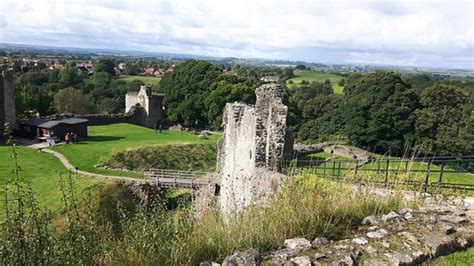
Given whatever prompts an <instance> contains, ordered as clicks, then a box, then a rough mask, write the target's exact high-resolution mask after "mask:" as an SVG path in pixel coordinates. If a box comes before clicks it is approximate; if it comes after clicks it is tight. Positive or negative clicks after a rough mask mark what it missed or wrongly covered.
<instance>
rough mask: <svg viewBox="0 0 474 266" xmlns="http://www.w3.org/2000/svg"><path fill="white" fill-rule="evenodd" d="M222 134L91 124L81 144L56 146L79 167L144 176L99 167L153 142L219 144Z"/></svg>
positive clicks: (104, 172) (113, 173)
mask: <svg viewBox="0 0 474 266" xmlns="http://www.w3.org/2000/svg"><path fill="white" fill-rule="evenodd" d="M218 138H219V136H217V135H212V136H210V137H209V138H208V139H200V138H199V137H198V135H195V134H192V133H189V132H181V131H169V130H165V131H163V133H161V134H160V133H157V132H155V131H154V130H152V129H149V128H145V127H140V126H136V125H132V124H112V125H105V126H89V137H88V138H87V139H86V140H84V141H80V142H79V143H78V144H70V145H60V146H56V147H54V148H53V149H54V150H56V151H58V152H60V153H62V154H64V156H66V158H68V160H69V161H70V162H71V163H72V164H73V165H74V166H76V167H79V169H81V170H84V171H88V172H94V173H100V174H109V175H121V176H125V175H126V176H133V177H140V176H142V175H141V174H137V173H129V172H127V173H125V172H116V171H111V170H104V169H97V168H96V167H94V166H95V165H98V164H99V163H100V161H101V160H105V159H107V158H108V157H109V156H111V155H112V154H113V153H115V152H118V151H122V150H126V149H130V148H139V147H144V146H150V145H167V144H185V143H216V142H217V140H218Z"/></svg>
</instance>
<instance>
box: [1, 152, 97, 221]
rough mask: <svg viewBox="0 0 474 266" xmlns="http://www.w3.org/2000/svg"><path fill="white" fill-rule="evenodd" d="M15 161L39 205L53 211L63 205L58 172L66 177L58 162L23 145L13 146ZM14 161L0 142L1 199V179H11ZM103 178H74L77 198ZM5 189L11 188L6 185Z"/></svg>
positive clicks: (2, 212) (57, 210)
mask: <svg viewBox="0 0 474 266" xmlns="http://www.w3.org/2000/svg"><path fill="white" fill-rule="evenodd" d="M17 152H18V164H19V165H20V168H21V171H20V177H21V178H22V180H25V181H28V180H29V181H31V187H32V190H33V192H34V193H35V195H36V197H37V200H38V202H39V205H40V207H43V208H48V209H49V210H51V211H52V212H53V214H56V213H58V212H59V211H60V210H61V209H62V208H63V201H62V194H61V191H60V190H59V176H58V173H61V174H63V176H64V177H67V175H68V171H67V169H66V168H65V167H64V166H63V165H62V164H61V162H60V161H59V160H58V159H57V158H56V157H54V156H52V155H50V154H47V153H42V152H40V151H37V150H33V149H30V148H27V147H22V146H19V147H17ZM14 169H15V167H14V161H13V158H12V152H11V147H10V146H0V182H1V185H2V189H1V190H0V195H1V199H2V200H3V199H4V196H5V194H4V192H5V191H4V190H3V189H4V187H3V185H4V184H5V182H7V181H10V182H9V183H11V180H14V176H15V175H14ZM105 183H106V182H105V181H101V180H96V179H91V178H80V177H79V178H77V179H76V181H75V189H76V191H77V192H78V193H77V194H78V198H79V199H80V200H82V199H84V198H85V195H86V194H85V192H86V190H87V189H88V188H91V187H94V186H101V185H103V184H105ZM9 189H13V187H12V186H9ZM1 204H2V206H1V207H0V217H4V215H5V208H4V207H5V206H4V205H3V204H4V202H3V201H1Z"/></svg>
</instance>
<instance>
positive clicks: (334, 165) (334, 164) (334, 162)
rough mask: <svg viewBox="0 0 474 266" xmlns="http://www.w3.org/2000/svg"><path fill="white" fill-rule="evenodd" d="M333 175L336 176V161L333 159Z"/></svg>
mask: <svg viewBox="0 0 474 266" xmlns="http://www.w3.org/2000/svg"><path fill="white" fill-rule="evenodd" d="M332 177H336V161H332Z"/></svg>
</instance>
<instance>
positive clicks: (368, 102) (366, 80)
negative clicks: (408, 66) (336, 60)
mask: <svg viewBox="0 0 474 266" xmlns="http://www.w3.org/2000/svg"><path fill="white" fill-rule="evenodd" d="M346 88H347V89H348V90H347V92H346V93H347V94H348V95H347V100H346V103H345V106H344V118H345V119H344V120H345V122H346V133H347V137H348V138H349V140H350V141H351V142H352V143H353V144H355V145H356V146H359V147H362V148H365V149H369V150H373V151H377V152H390V153H394V154H401V153H402V152H403V151H404V148H405V144H407V145H411V141H412V140H413V132H414V128H413V112H414V110H415V109H416V108H417V107H418V95H417V94H416V93H415V91H414V90H413V89H411V87H410V85H409V84H407V83H405V82H404V81H403V80H402V78H401V77H400V75H398V74H395V73H393V72H377V73H373V74H369V75H367V76H363V77H360V78H358V79H356V80H354V81H353V82H351V83H350V84H348V85H347V86H346Z"/></svg>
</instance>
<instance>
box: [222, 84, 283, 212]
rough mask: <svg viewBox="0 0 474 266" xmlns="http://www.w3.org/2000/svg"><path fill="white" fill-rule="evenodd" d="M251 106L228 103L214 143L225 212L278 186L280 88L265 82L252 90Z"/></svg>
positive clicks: (252, 201)
mask: <svg viewBox="0 0 474 266" xmlns="http://www.w3.org/2000/svg"><path fill="white" fill-rule="evenodd" d="M256 95H257V102H256V104H255V106H250V105H246V104H240V103H228V104H227V105H226V106H225V108H224V115H223V124H224V133H223V135H222V138H221V140H220V141H219V146H218V158H217V172H218V176H219V185H220V195H219V200H218V201H219V206H220V209H221V212H222V213H223V214H224V215H226V214H230V213H233V212H240V211H242V210H243V209H244V208H245V207H247V206H249V205H250V204H259V203H261V202H262V200H264V199H265V198H266V197H267V196H268V194H271V193H272V192H274V191H276V190H278V189H279V187H280V183H281V180H282V178H283V177H284V176H283V175H282V174H279V173H278V172H277V171H278V170H279V169H280V168H281V166H282V163H283V155H284V151H285V146H286V147H288V146H291V145H285V140H286V139H289V138H285V136H286V116H287V112H288V108H287V107H286V106H285V105H284V104H283V102H282V97H283V90H282V89H281V88H280V87H279V86H278V85H276V84H266V85H263V86H261V87H259V88H258V89H257V90H256Z"/></svg>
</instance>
